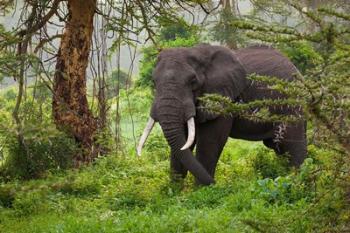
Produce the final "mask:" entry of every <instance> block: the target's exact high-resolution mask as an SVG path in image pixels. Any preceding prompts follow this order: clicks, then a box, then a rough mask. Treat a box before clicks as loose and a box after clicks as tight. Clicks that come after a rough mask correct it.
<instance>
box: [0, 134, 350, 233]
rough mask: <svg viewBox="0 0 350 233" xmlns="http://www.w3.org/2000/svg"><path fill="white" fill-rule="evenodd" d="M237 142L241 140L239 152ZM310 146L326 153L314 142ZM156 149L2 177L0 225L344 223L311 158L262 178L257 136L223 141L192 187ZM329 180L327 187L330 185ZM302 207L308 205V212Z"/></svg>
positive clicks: (171, 228)
mask: <svg viewBox="0 0 350 233" xmlns="http://www.w3.org/2000/svg"><path fill="white" fill-rule="evenodd" d="M242 143H243V146H242ZM236 148H242V149H243V148H244V150H245V153H242V151H236ZM312 151H313V153H314V154H318V155H319V154H327V153H329V152H327V151H323V150H322V149H319V148H312ZM236 152H237V153H236ZM161 153H162V152H161V151H157V150H153V151H150V152H147V154H146V155H145V156H143V157H141V158H138V159H135V158H133V157H128V156H125V157H123V159H120V157H118V156H113V155H111V156H108V157H102V158H99V159H98V160H97V161H96V163H95V164H94V165H93V166H91V167H85V168H82V169H79V170H72V171H66V172H62V173H61V174H54V175H49V177H47V178H46V179H38V180H33V181H25V182H23V181H21V182H11V183H7V184H2V185H1V186H0V203H1V206H2V207H0V208H1V211H0V231H4V230H5V231H6V232H9V233H11V232H20V233H21V232H56V231H62V232H98V231H103V232H184V231H186V232H255V230H256V228H259V227H262V226H265V228H264V229H265V230H267V231H268V232H300V233H301V232H322V231H327V229H329V226H332V229H333V230H341V229H343V230H346V229H347V228H345V227H346V221H347V219H348V217H349V216H348V209H347V208H348V207H346V205H345V203H344V202H343V201H342V197H343V193H342V192H341V191H340V190H339V189H337V188H336V187H335V185H334V183H332V179H331V178H330V177H331V176H325V175H321V173H318V172H317V169H318V165H317V164H315V161H314V160H313V159H309V160H307V161H306V163H305V164H304V165H303V167H302V169H301V172H300V173H287V174H285V175H283V174H280V176H278V177H276V178H262V177H261V175H260V174H258V173H257V171H256V170H255V168H254V167H252V166H251V164H253V160H254V159H255V155H257V154H261V156H263V155H266V149H264V147H263V146H262V145H261V144H252V143H250V142H242V141H230V142H229V143H228V147H226V148H225V151H224V152H223V156H224V157H223V158H222V159H221V160H220V163H219V167H218V171H217V177H218V178H217V184H216V185H214V186H210V187H204V188H203V187H202V188H198V187H194V186H193V183H192V181H190V180H186V182H185V183H184V184H183V186H182V187H179V186H174V185H173V184H171V183H170V182H169V178H168V177H169V176H168V161H166V160H154V159H153V158H152V157H149V156H150V155H151V154H153V156H157V157H161V155H160V154H161ZM268 153H269V152H268ZM267 156H269V155H267ZM323 158H324V159H325V158H326V157H323ZM319 162H325V163H327V164H328V165H331V164H333V163H334V162H335V161H327V160H326V161H324V160H323V159H322V157H321V158H319ZM321 176H322V177H321ZM315 182H316V183H317V185H316V183H315ZM326 187H327V189H325V188H326ZM330 187H333V188H334V189H333V190H332V191H331V193H329V191H327V190H329V188H330ZM316 189H317V193H316V192H315V190H316ZM315 195H317V196H315ZM315 199H318V201H317V202H314V200H315ZM314 205H316V207H317V208H312V207H313V206H314ZM308 209H312V211H315V212H312V213H311V214H307V213H306V211H307V210H308ZM19 219H20V221H18V220H19ZM320 219H322V221H320ZM14 223H16V224H14Z"/></svg>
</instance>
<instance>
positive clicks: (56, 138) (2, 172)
mask: <svg viewBox="0 0 350 233" xmlns="http://www.w3.org/2000/svg"><path fill="white" fill-rule="evenodd" d="M40 88H42V89H43V87H42V86H40V85H38V86H37V93H39V94H36V95H34V94H33V99H35V101H32V100H29V99H28V100H27V101H25V102H24V103H23V106H22V118H23V129H22V130H23V132H22V133H23V135H24V144H22V145H21V144H20V143H19V142H18V136H17V131H16V127H15V125H14V124H13V123H12V119H11V114H10V112H11V109H12V108H13V105H14V99H13V97H14V90H13V89H9V90H7V91H6V92H4V93H3V94H0V106H1V110H0V116H1V118H0V145H1V148H2V153H3V155H2V159H1V160H0V177H1V178H0V180H9V179H23V178H24V179H29V178H38V177H41V176H43V175H44V174H45V173H46V172H47V171H48V170H51V169H53V170H59V169H66V168H69V167H71V165H72V164H71V161H72V156H73V155H74V153H76V152H77V148H76V146H75V142H74V140H72V139H71V138H69V137H68V136H67V135H65V134H64V133H62V132H59V131H58V130H57V129H56V128H55V126H54V125H53V124H52V122H51V119H50V117H51V115H50V114H49V109H50V107H51V106H50V104H48V100H49V99H48V98H47V97H48V96H47V95H45V93H47V92H45V91H43V90H42V91H40V92H39V89H40ZM23 145H24V146H25V147H26V148H25V149H24V148H23Z"/></svg>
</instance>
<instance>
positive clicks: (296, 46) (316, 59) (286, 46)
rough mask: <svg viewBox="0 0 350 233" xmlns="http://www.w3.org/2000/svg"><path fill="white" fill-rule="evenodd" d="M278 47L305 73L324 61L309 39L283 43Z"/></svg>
mask: <svg viewBox="0 0 350 233" xmlns="http://www.w3.org/2000/svg"><path fill="white" fill-rule="evenodd" d="M277 47H278V48H279V49H280V50H281V52H283V53H284V54H285V55H286V56H287V57H289V58H290V60H291V61H292V62H293V64H294V65H295V66H296V67H297V68H298V70H299V71H300V72H301V73H303V74H304V73H305V72H306V71H307V70H310V69H313V68H315V67H316V66H317V65H319V64H320V63H321V62H322V57H321V56H320V55H319V54H318V53H317V51H315V48H313V47H312V44H311V43H309V42H307V41H301V42H297V41H295V42H291V43H281V44H279V45H278V46H277Z"/></svg>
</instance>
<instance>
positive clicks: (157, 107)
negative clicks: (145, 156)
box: [137, 45, 248, 184]
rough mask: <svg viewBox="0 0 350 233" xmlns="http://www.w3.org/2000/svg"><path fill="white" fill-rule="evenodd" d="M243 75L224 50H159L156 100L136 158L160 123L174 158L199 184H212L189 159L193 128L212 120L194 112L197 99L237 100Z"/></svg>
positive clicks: (235, 59) (156, 70) (242, 69)
mask: <svg viewBox="0 0 350 233" xmlns="http://www.w3.org/2000/svg"><path fill="white" fill-rule="evenodd" d="M245 76H246V72H245V70H244V68H243V67H242V65H241V63H240V62H239V61H238V59H237V58H236V56H235V55H234V53H233V52H232V51H231V50H229V49H227V48H224V47H220V46H210V45H199V46H196V47H193V48H174V49H166V50H163V51H162V52H161V53H160V54H159V56H158V61H157V64H156V67H155V69H154V72H153V80H154V84H155V89H156V94H155V99H154V102H153V105H152V108H151V113H150V119H149V121H148V124H147V126H146V128H145V130H144V133H143V135H142V137H141V139H140V144H139V147H138V149H137V150H138V154H140V153H141V148H142V146H143V144H144V143H145V141H146V139H147V136H148V134H149V133H150V131H151V129H152V127H153V125H154V123H155V122H159V123H160V126H161V128H162V130H163V133H164V136H165V138H166V139H167V142H168V143H169V145H170V147H171V151H172V154H173V155H174V156H176V157H177V158H178V159H179V160H180V161H181V163H182V164H183V165H184V166H185V167H186V168H187V169H188V170H189V171H190V172H191V173H192V174H193V175H194V176H195V177H196V178H197V180H198V181H199V182H200V183H202V184H210V183H213V182H214V180H213V178H212V177H211V176H210V175H209V174H208V172H207V171H206V170H205V169H204V168H203V167H202V165H201V164H200V163H199V162H198V161H197V160H196V159H195V157H193V155H192V152H191V150H190V147H191V146H192V145H193V143H194V139H195V122H196V123H203V122H206V121H208V120H212V119H214V118H215V117H216V116H215V115H212V114H207V113H205V112H203V111H200V110H199V109H196V104H197V98H198V97H199V96H201V95H203V94H205V93H218V94H221V95H223V96H227V97H230V98H231V99H232V100H235V99H236V98H237V97H238V96H239V95H240V94H241V92H242V91H243V89H244V88H245V87H246V86H247V82H248V81H247V79H246V77H245Z"/></svg>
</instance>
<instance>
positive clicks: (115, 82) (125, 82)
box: [106, 70, 131, 98]
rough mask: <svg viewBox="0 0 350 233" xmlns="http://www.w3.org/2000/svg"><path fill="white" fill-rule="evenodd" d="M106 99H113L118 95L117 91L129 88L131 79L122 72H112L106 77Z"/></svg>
mask: <svg viewBox="0 0 350 233" xmlns="http://www.w3.org/2000/svg"><path fill="white" fill-rule="evenodd" d="M106 85H107V97H108V98H113V97H115V96H117V95H118V90H120V89H127V88H128V87H130V86H131V79H130V77H129V75H128V73H126V72H125V71H123V70H114V71H112V74H111V75H110V77H107V81H106Z"/></svg>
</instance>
